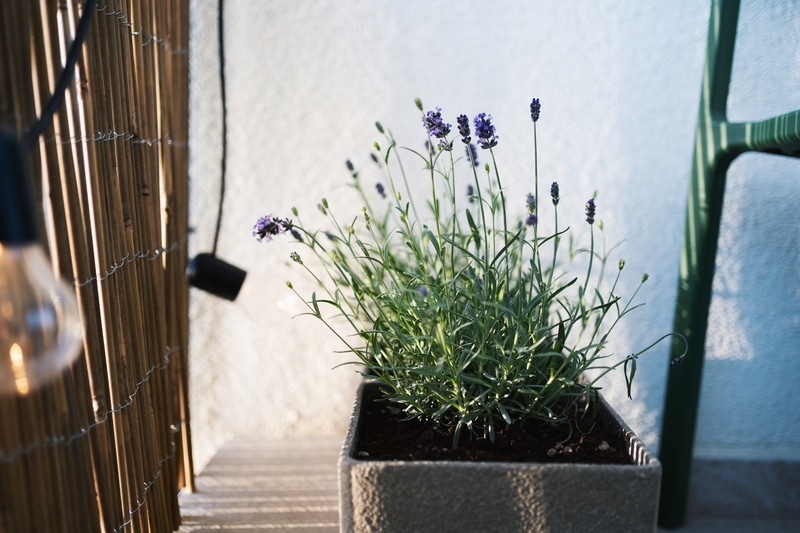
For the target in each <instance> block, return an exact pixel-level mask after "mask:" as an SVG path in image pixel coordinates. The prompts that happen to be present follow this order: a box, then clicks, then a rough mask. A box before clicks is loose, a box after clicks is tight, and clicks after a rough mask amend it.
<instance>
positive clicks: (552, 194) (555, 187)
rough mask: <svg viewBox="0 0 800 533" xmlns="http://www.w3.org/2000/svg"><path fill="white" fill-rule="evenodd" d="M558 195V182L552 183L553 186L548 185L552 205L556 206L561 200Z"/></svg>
mask: <svg viewBox="0 0 800 533" xmlns="http://www.w3.org/2000/svg"><path fill="white" fill-rule="evenodd" d="M559 194H560V193H559V190H558V182H557V181H554V182H553V184H552V185H550V198H552V199H553V205H558V201H559V200H560V199H561V197H560V196H559Z"/></svg>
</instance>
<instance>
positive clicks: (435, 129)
mask: <svg viewBox="0 0 800 533" xmlns="http://www.w3.org/2000/svg"><path fill="white" fill-rule="evenodd" d="M422 123H423V124H424V125H425V129H426V130H428V134H429V135H430V136H431V137H436V138H437V139H444V138H445V137H447V135H448V134H449V133H450V126H451V125H450V124H447V123H446V122H445V121H444V120H442V110H441V108H439V107H437V108H435V109H434V110H433V111H428V112H427V113H426V114H425V116H424V117H422Z"/></svg>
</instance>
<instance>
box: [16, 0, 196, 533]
mask: <svg viewBox="0 0 800 533" xmlns="http://www.w3.org/2000/svg"><path fill="white" fill-rule="evenodd" d="M82 5H83V4H82V2H81V1H79V0H3V1H2V2H0V123H2V124H4V125H6V126H10V127H11V128H14V129H16V131H17V132H18V133H19V134H20V136H23V135H24V133H25V131H26V130H27V129H29V128H30V127H31V126H32V125H33V124H34V122H35V121H36V118H37V116H38V114H39V113H41V110H42V107H43V106H44V104H45V102H46V101H47V99H48V98H49V96H50V95H51V91H52V90H53V87H54V86H55V83H56V79H57V77H58V75H59V73H60V71H61V69H62V65H63V61H64V57H65V56H66V52H67V50H68V48H69V46H70V44H71V42H72V40H73V35H74V31H75V27H76V24H77V21H78V19H79V17H80V14H81V9H82ZM188 12H189V0H100V2H99V5H98V8H97V12H96V13H95V15H94V18H93V20H92V26H91V32H90V34H89V36H88V38H87V40H86V42H85V43H84V46H83V57H82V59H81V60H80V61H79V62H78V65H77V67H76V69H75V80H74V82H73V83H72V84H71V86H70V88H69V89H68V91H67V95H66V98H65V101H64V103H63V105H62V107H61V109H60V110H59V111H58V113H56V115H55V117H54V119H53V122H52V124H51V125H50V126H49V127H48V129H47V130H46V131H45V132H44V134H43V135H42V136H41V137H40V139H39V144H38V146H35V147H34V149H33V150H30V151H29V152H28V153H27V155H28V160H27V161H28V166H29V169H30V174H31V176H32V178H33V180H32V181H33V182H34V184H33V186H34V188H35V189H38V190H37V194H38V195H39V196H37V197H39V198H43V201H42V202H41V205H40V207H41V212H40V213H39V218H40V220H41V222H42V227H43V228H44V229H45V230H46V231H44V232H43V234H44V235H45V236H46V243H47V244H48V245H49V250H50V255H51V260H52V262H53V264H54V267H55V268H56V269H57V271H59V272H60V273H61V275H62V276H63V277H64V278H65V279H67V280H71V281H73V287H74V288H75V291H76V293H77V296H78V301H79V306H80V309H81V315H82V321H83V326H84V333H85V336H84V351H83V356H82V357H81V358H79V360H78V361H77V362H76V363H75V364H74V365H73V366H72V367H71V368H70V369H68V370H67V371H66V372H65V373H64V374H63V375H62V376H61V378H60V379H57V380H56V381H55V382H53V383H52V384H49V385H47V386H45V387H44V388H43V389H42V390H37V391H34V392H31V393H29V394H27V395H25V396H17V397H0V533H17V532H27V531H35V532H51V531H69V532H77V531H80V532H101V531H107V532H110V531H113V532H117V531H159V532H161V531H174V530H176V529H177V528H178V527H179V525H180V511H179V507H178V499H177V496H178V492H179V490H180V489H181V488H188V489H190V490H191V488H192V484H193V478H192V475H193V472H192V463H191V442H190V433H189V427H188V420H189V411H188V402H187V399H188V390H187V389H188V387H187V356H188V353H187V352H188V329H189V328H188V286H187V283H186V278H185V274H184V270H185V265H186V255H187V246H186V244H187V243H186V240H187V233H188V213H187V211H188V198H187V196H188V191H187V187H188V183H187V182H188V177H187V176H188V162H187V155H188V154H187V151H188V149H187V136H188V41H189V36H188V33H189V13H188ZM0 194H2V191H0Z"/></svg>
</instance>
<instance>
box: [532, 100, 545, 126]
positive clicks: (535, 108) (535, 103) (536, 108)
mask: <svg viewBox="0 0 800 533" xmlns="http://www.w3.org/2000/svg"><path fill="white" fill-rule="evenodd" d="M541 110H542V104H540V103H539V99H538V98H534V99H533V100H531V120H532V121H534V122H536V121H537V120H539V112H540V111H541Z"/></svg>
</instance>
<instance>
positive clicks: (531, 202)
mask: <svg viewBox="0 0 800 533" xmlns="http://www.w3.org/2000/svg"><path fill="white" fill-rule="evenodd" d="M525 206H526V207H527V208H528V213H535V212H536V198H535V197H534V196H533V195H532V194H531V193H528V197H527V198H526V199H525ZM529 225H530V224H529Z"/></svg>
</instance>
